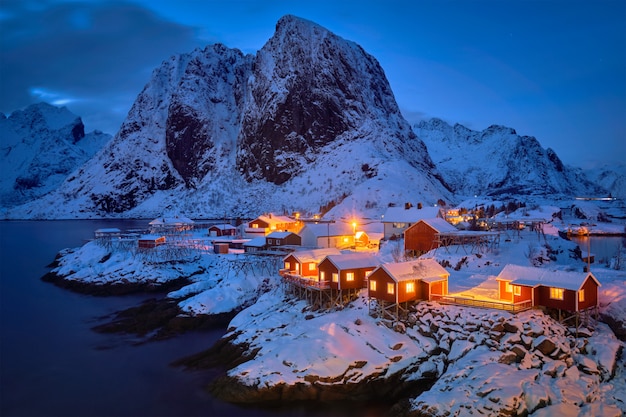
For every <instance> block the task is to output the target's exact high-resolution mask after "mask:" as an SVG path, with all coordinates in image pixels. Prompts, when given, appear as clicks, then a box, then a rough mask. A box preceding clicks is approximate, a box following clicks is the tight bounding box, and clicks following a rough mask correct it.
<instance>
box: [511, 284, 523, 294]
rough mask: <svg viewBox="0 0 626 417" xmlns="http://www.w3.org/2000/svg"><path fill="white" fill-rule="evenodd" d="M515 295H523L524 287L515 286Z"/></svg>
mask: <svg viewBox="0 0 626 417" xmlns="http://www.w3.org/2000/svg"><path fill="white" fill-rule="evenodd" d="M513 294H515V295H522V287H520V286H519V285H513Z"/></svg>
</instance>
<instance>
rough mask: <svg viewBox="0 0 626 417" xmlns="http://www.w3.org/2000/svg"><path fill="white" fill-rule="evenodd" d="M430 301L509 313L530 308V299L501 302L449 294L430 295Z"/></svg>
mask: <svg viewBox="0 0 626 417" xmlns="http://www.w3.org/2000/svg"><path fill="white" fill-rule="evenodd" d="M430 299H431V301H437V302H438V303H440V304H453V305H462V306H468V307H478V308H492V309H497V310H505V311H509V312H511V313H519V312H520V311H525V310H530V309H531V308H532V302H531V301H522V302H519V303H503V302H499V301H488V300H476V299H474V298H466V297H454V296H450V295H434V294H433V295H431V298H430Z"/></svg>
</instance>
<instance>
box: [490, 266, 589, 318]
mask: <svg viewBox="0 0 626 417" xmlns="http://www.w3.org/2000/svg"><path fill="white" fill-rule="evenodd" d="M496 280H497V281H498V297H499V298H500V300H501V301H505V302H511V303H517V302H521V301H530V302H531V304H532V306H533V307H547V308H553V309H558V310H559V311H560V310H565V311H569V312H573V313H579V312H581V311H584V310H587V309H590V308H595V309H597V308H598V288H599V287H600V282H599V281H598V279H597V278H596V277H595V276H594V275H593V274H592V273H591V272H574V271H561V270H550V269H547V268H536V267H530V266H520V265H513V264H509V265H506V266H505V267H504V268H503V269H502V271H501V272H500V273H499V274H498V276H497V277H496Z"/></svg>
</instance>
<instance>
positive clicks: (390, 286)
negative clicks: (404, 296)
mask: <svg viewBox="0 0 626 417" xmlns="http://www.w3.org/2000/svg"><path fill="white" fill-rule="evenodd" d="M395 293H396V286H395V285H393V284H392V283H387V294H395Z"/></svg>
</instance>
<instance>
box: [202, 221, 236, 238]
mask: <svg viewBox="0 0 626 417" xmlns="http://www.w3.org/2000/svg"><path fill="white" fill-rule="evenodd" d="M208 231H209V236H213V237H222V236H236V235H237V228H236V227H235V226H233V225H232V224H214V225H213V226H211V227H209V230H208Z"/></svg>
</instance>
